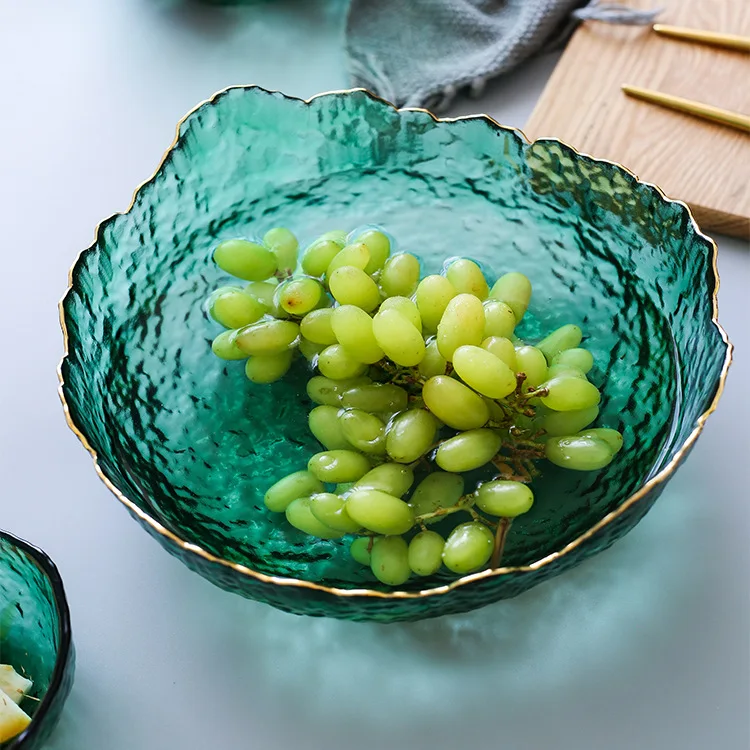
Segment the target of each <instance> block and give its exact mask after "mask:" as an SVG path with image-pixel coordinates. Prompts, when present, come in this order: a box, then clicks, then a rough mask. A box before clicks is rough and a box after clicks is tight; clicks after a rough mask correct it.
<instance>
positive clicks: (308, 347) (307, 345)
mask: <svg viewBox="0 0 750 750" xmlns="http://www.w3.org/2000/svg"><path fill="white" fill-rule="evenodd" d="M297 347H298V349H299V351H300V354H301V355H302V356H303V357H304V358H305V359H306V360H307V361H308V362H312V360H313V359H315V358H316V357H317V356H318V354H320V353H321V352H322V351H323V349H325V348H326V345H325V344H314V343H313V342H312V341H308V340H307V339H306V338H305V337H304V336H300V337H299V342H298V344H297Z"/></svg>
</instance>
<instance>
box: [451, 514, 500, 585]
mask: <svg viewBox="0 0 750 750" xmlns="http://www.w3.org/2000/svg"><path fill="white" fill-rule="evenodd" d="M494 546H495V538H494V536H493V535H492V532H491V531H490V530H489V529H488V528H487V527H486V526H485V525H484V524H483V523H477V522H476V521H470V522H469V523H462V524H460V525H459V526H456V528H455V529H453V531H451V533H450V535H449V536H448V538H447V539H446V540H445V547H444V548H443V564H444V565H445V567H446V568H448V570H451V571H453V572H454V573H462V574H463V573H471V572H472V571H474V570H479V569H480V568H483V567H484V566H485V565H486V564H487V562H488V561H489V559H490V557H492V550H493V548H494Z"/></svg>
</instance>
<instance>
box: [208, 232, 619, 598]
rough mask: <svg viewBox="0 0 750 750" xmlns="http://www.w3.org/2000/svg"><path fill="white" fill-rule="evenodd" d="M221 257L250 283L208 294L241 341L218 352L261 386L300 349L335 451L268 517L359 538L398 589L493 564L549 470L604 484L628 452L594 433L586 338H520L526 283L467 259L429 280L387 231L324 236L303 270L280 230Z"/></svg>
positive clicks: (292, 485)
mask: <svg viewBox="0 0 750 750" xmlns="http://www.w3.org/2000/svg"><path fill="white" fill-rule="evenodd" d="M214 260H215V261H216V263H217V264H218V265H219V267H220V268H222V269H223V270H224V271H226V272H227V273H230V274H232V275H233V276H236V277H239V278H240V279H243V280H245V281H247V282H249V284H248V285H247V286H246V287H244V288H242V287H239V286H233V287H222V288H221V289H217V290H216V291H215V292H214V293H213V294H212V295H211V297H210V298H209V301H208V309H209V312H210V314H211V316H212V317H213V318H214V319H215V320H216V321H218V322H219V323H221V324H222V325H224V326H225V327H226V328H227V329H229V330H227V331H225V332H224V333H222V334H220V335H219V336H218V337H217V338H216V339H215V340H214V342H213V351H214V353H215V354H216V355H217V356H219V357H221V358H222V359H227V360H235V359H237V360H241V359H245V360H247V361H246V364H245V372H246V374H247V377H248V378H249V379H250V380H252V381H253V382H255V383H270V382H273V381H275V380H278V379H280V378H282V377H283V376H284V375H285V374H286V372H287V371H288V370H289V367H290V366H291V364H292V360H293V358H294V356H295V354H296V352H299V353H300V354H301V355H302V356H304V357H305V358H306V359H307V360H308V361H309V362H310V363H311V366H312V368H313V371H314V373H315V374H313V376H312V377H311V378H310V380H309V382H308V385H307V393H308V395H309V397H310V399H311V400H312V401H313V402H314V403H315V404H316V406H315V407H314V408H313V409H312V411H311V412H310V415H309V427H310V430H311V432H312V434H313V435H314V436H315V437H316V438H317V440H318V441H319V442H320V443H321V444H322V446H323V447H324V448H325V450H323V451H321V452H320V453H316V454H315V455H314V456H312V457H311V458H310V461H309V463H308V465H307V467H306V469H304V470H302V471H298V472H295V473H293V474H290V475H289V476H286V477H284V478H282V479H280V480H279V481H278V482H276V484H274V485H273V486H272V487H271V488H270V489H269V490H268V491H267V493H266V495H265V504H266V506H267V507H268V508H269V509H270V510H271V511H274V512H278V513H285V514H286V519H287V520H288V522H289V523H290V524H291V525H292V526H294V527H296V528H297V529H300V530H301V531H304V532H305V533H307V534H310V535H312V536H315V537H318V538H322V539H336V538H340V537H343V536H345V535H347V534H350V535H356V538H355V539H354V541H353V542H352V544H351V554H352V556H353V558H354V559H355V560H357V561H358V562H361V563H362V564H364V565H369V566H370V567H371V568H372V571H373V573H374V574H375V576H376V577H377V578H378V579H379V580H380V581H382V582H383V583H385V584H389V585H392V586H398V585H400V584H402V583H404V582H405V581H406V580H407V579H408V578H409V577H410V575H412V574H416V575H418V576H429V575H433V574H434V573H436V572H437V571H438V570H439V569H440V568H441V566H443V565H444V566H445V567H446V568H448V569H449V570H450V571H452V572H453V573H457V574H465V573H470V572H472V571H476V570H480V569H482V568H484V567H486V566H487V565H488V564H489V565H491V566H492V567H497V566H498V565H499V563H500V558H501V555H502V551H503V546H504V542H505V538H506V535H507V533H508V528H509V526H510V523H511V520H512V519H513V518H515V517H516V516H518V515H521V514H522V513H526V512H527V511H528V510H529V509H530V508H531V506H532V504H533V502H534V495H533V492H532V490H531V488H530V487H529V484H531V482H532V481H533V478H534V477H535V476H536V475H537V474H538V469H537V466H536V464H537V462H538V461H539V460H541V459H544V458H546V459H547V460H549V461H551V462H552V463H554V464H557V465H558V466H562V467H566V468H569V469H574V470H579V471H592V470H597V469H601V468H603V467H604V466H606V465H607V464H609V463H610V461H611V460H612V458H613V456H614V455H615V453H617V451H618V450H619V449H620V447H621V446H622V436H621V435H620V433H619V432H617V431H616V430H613V429H608V428H602V427H597V428H591V427H590V425H592V424H593V422H594V421H595V420H596V418H597V416H598V414H599V407H598V404H599V401H600V393H599V390H598V389H597V387H596V386H595V385H594V384H592V383H591V382H590V381H589V380H588V378H587V373H588V372H589V371H590V370H591V368H592V367H593V364H594V359H593V356H592V354H591V352H589V351H588V350H587V349H585V348H582V347H581V346H580V344H581V341H582V331H581V329H580V328H579V327H578V326H576V325H565V326H563V327H562V328H559V329H557V330H555V331H553V332H552V333H550V334H549V335H548V336H546V337H545V338H543V339H542V340H541V341H539V342H538V343H537V344H536V345H533V346H532V345H529V344H527V343H526V342H524V341H523V340H521V339H520V338H518V337H517V336H516V334H515V329H516V326H517V325H518V324H519V323H520V322H521V320H522V318H523V317H524V314H525V313H526V309H527V307H528V306H529V302H530V300H531V283H530V281H529V280H528V279H527V278H526V277H525V276H524V275H523V274H520V273H507V274H505V275H504V276H501V277H500V278H499V279H497V281H496V282H495V283H494V285H492V287H490V285H489V284H488V283H487V280H486V279H485V277H484V274H483V273H482V270H481V269H480V267H479V266H478V265H477V264H476V263H474V262H473V261H471V260H468V259H464V258H461V259H454V260H452V261H448V262H447V263H446V266H445V269H444V272H443V273H442V274H440V275H437V274H436V275H429V276H426V277H424V278H422V279H420V266H419V260H418V259H417V258H416V256H414V255H412V254H410V253H406V252H404V253H398V254H394V255H392V254H391V241H390V238H389V237H388V235H386V234H385V233H384V232H382V231H380V230H379V229H377V228H365V229H363V230H360V231H355V232H352V233H350V234H349V235H347V234H346V233H345V232H343V231H333V232H328V233H327V234H324V235H322V236H321V237H319V238H318V239H316V240H315V241H314V242H313V243H312V244H311V245H310V246H309V247H307V249H306V250H305V251H304V252H303V253H302V255H301V258H299V259H298V242H297V239H296V237H295V236H294V235H293V234H292V233H291V232H290V231H289V230H288V229H284V228H274V229H271V230H270V231H269V232H268V233H266V235H265V236H264V237H263V240H262V242H251V241H248V240H244V239H233V240H227V241H225V242H222V243H221V244H220V245H218V247H217V248H216V249H215V252H214ZM486 465H491V466H493V467H494V468H495V469H496V474H495V477H494V478H493V479H492V480H490V481H486V482H483V483H480V484H479V485H478V486H476V487H472V488H468V491H467V488H466V487H465V478H464V476H463V475H464V474H466V473H467V472H471V471H474V470H476V469H479V468H481V467H484V466H486ZM415 474H417V475H419V476H421V477H422V478H421V480H420V481H419V482H418V483H417V484H416V487H413V485H414V483H415ZM407 496H408V499H405V498H407ZM449 517H451V518H452V519H453V520H455V521H456V525H455V526H454V527H453V528H452V530H450V531H449V533H447V534H441V533H438V531H437V530H435V528H434V524H436V523H437V522H439V521H445V520H446V519H448V518H449ZM430 527H432V528H430ZM445 527H446V524H445V523H441V524H440V526H439V528H440V529H444V528H445Z"/></svg>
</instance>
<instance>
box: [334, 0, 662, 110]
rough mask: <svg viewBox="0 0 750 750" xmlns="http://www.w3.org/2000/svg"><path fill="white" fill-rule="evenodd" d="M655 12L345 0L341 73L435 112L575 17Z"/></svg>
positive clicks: (551, 0)
mask: <svg viewBox="0 0 750 750" xmlns="http://www.w3.org/2000/svg"><path fill="white" fill-rule="evenodd" d="M583 6H586V7H583ZM657 13H658V11H637V10H633V9H632V8H628V7H627V6H623V5H619V4H616V3H601V2H598V0H594V2H589V3H588V4H587V2H586V0H352V2H351V5H350V8H349V15H348V18H347V28H346V33H347V40H346V47H347V55H348V64H349V73H350V76H351V79H352V83H353V85H354V86H363V87H364V88H367V89H370V91H373V92H375V93H376V94H379V95H380V96H382V97H383V98H385V99H388V100H389V101H391V102H393V103H394V104H397V105H398V106H407V107H417V106H427V107H430V108H432V109H437V110H439V109H442V108H444V107H446V106H447V105H448V104H449V103H450V101H451V100H452V99H453V97H454V96H455V94H456V93H457V92H458V91H459V90H462V89H468V90H469V91H470V92H471V93H473V94H474V95H478V94H479V93H481V90H482V89H483V87H484V83H485V82H486V81H487V80H488V79H489V78H492V77H494V76H498V75H500V74H502V73H505V72H507V71H509V70H511V69H512V68H514V67H515V66H517V65H518V64H519V63H520V62H522V61H523V60H526V59H527V58H529V57H531V56H532V55H535V54H537V53H538V52H541V51H544V50H547V49H551V48H553V47H555V46H557V45H559V44H560V43H561V42H562V41H564V40H565V39H566V38H567V36H568V35H569V34H570V33H571V32H572V31H573V28H574V27H575V24H576V23H577V22H578V21H580V20H586V19H593V20H598V21H607V22H611V23H651V22H652V21H653V20H654V18H655V16H656V15H657Z"/></svg>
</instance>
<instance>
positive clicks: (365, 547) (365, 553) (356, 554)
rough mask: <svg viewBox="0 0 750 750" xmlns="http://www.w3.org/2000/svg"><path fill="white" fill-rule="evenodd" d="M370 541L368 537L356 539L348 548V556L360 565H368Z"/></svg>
mask: <svg viewBox="0 0 750 750" xmlns="http://www.w3.org/2000/svg"><path fill="white" fill-rule="evenodd" d="M371 543H372V540H371V539H370V537H369V536H360V537H357V538H356V539H355V540H354V541H353V542H352V545H351V547H349V554H350V555H351V556H352V557H353V558H354V559H355V560H356V561H357V562H358V563H359V564H360V565H368V566H369V564H370V544H371Z"/></svg>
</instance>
